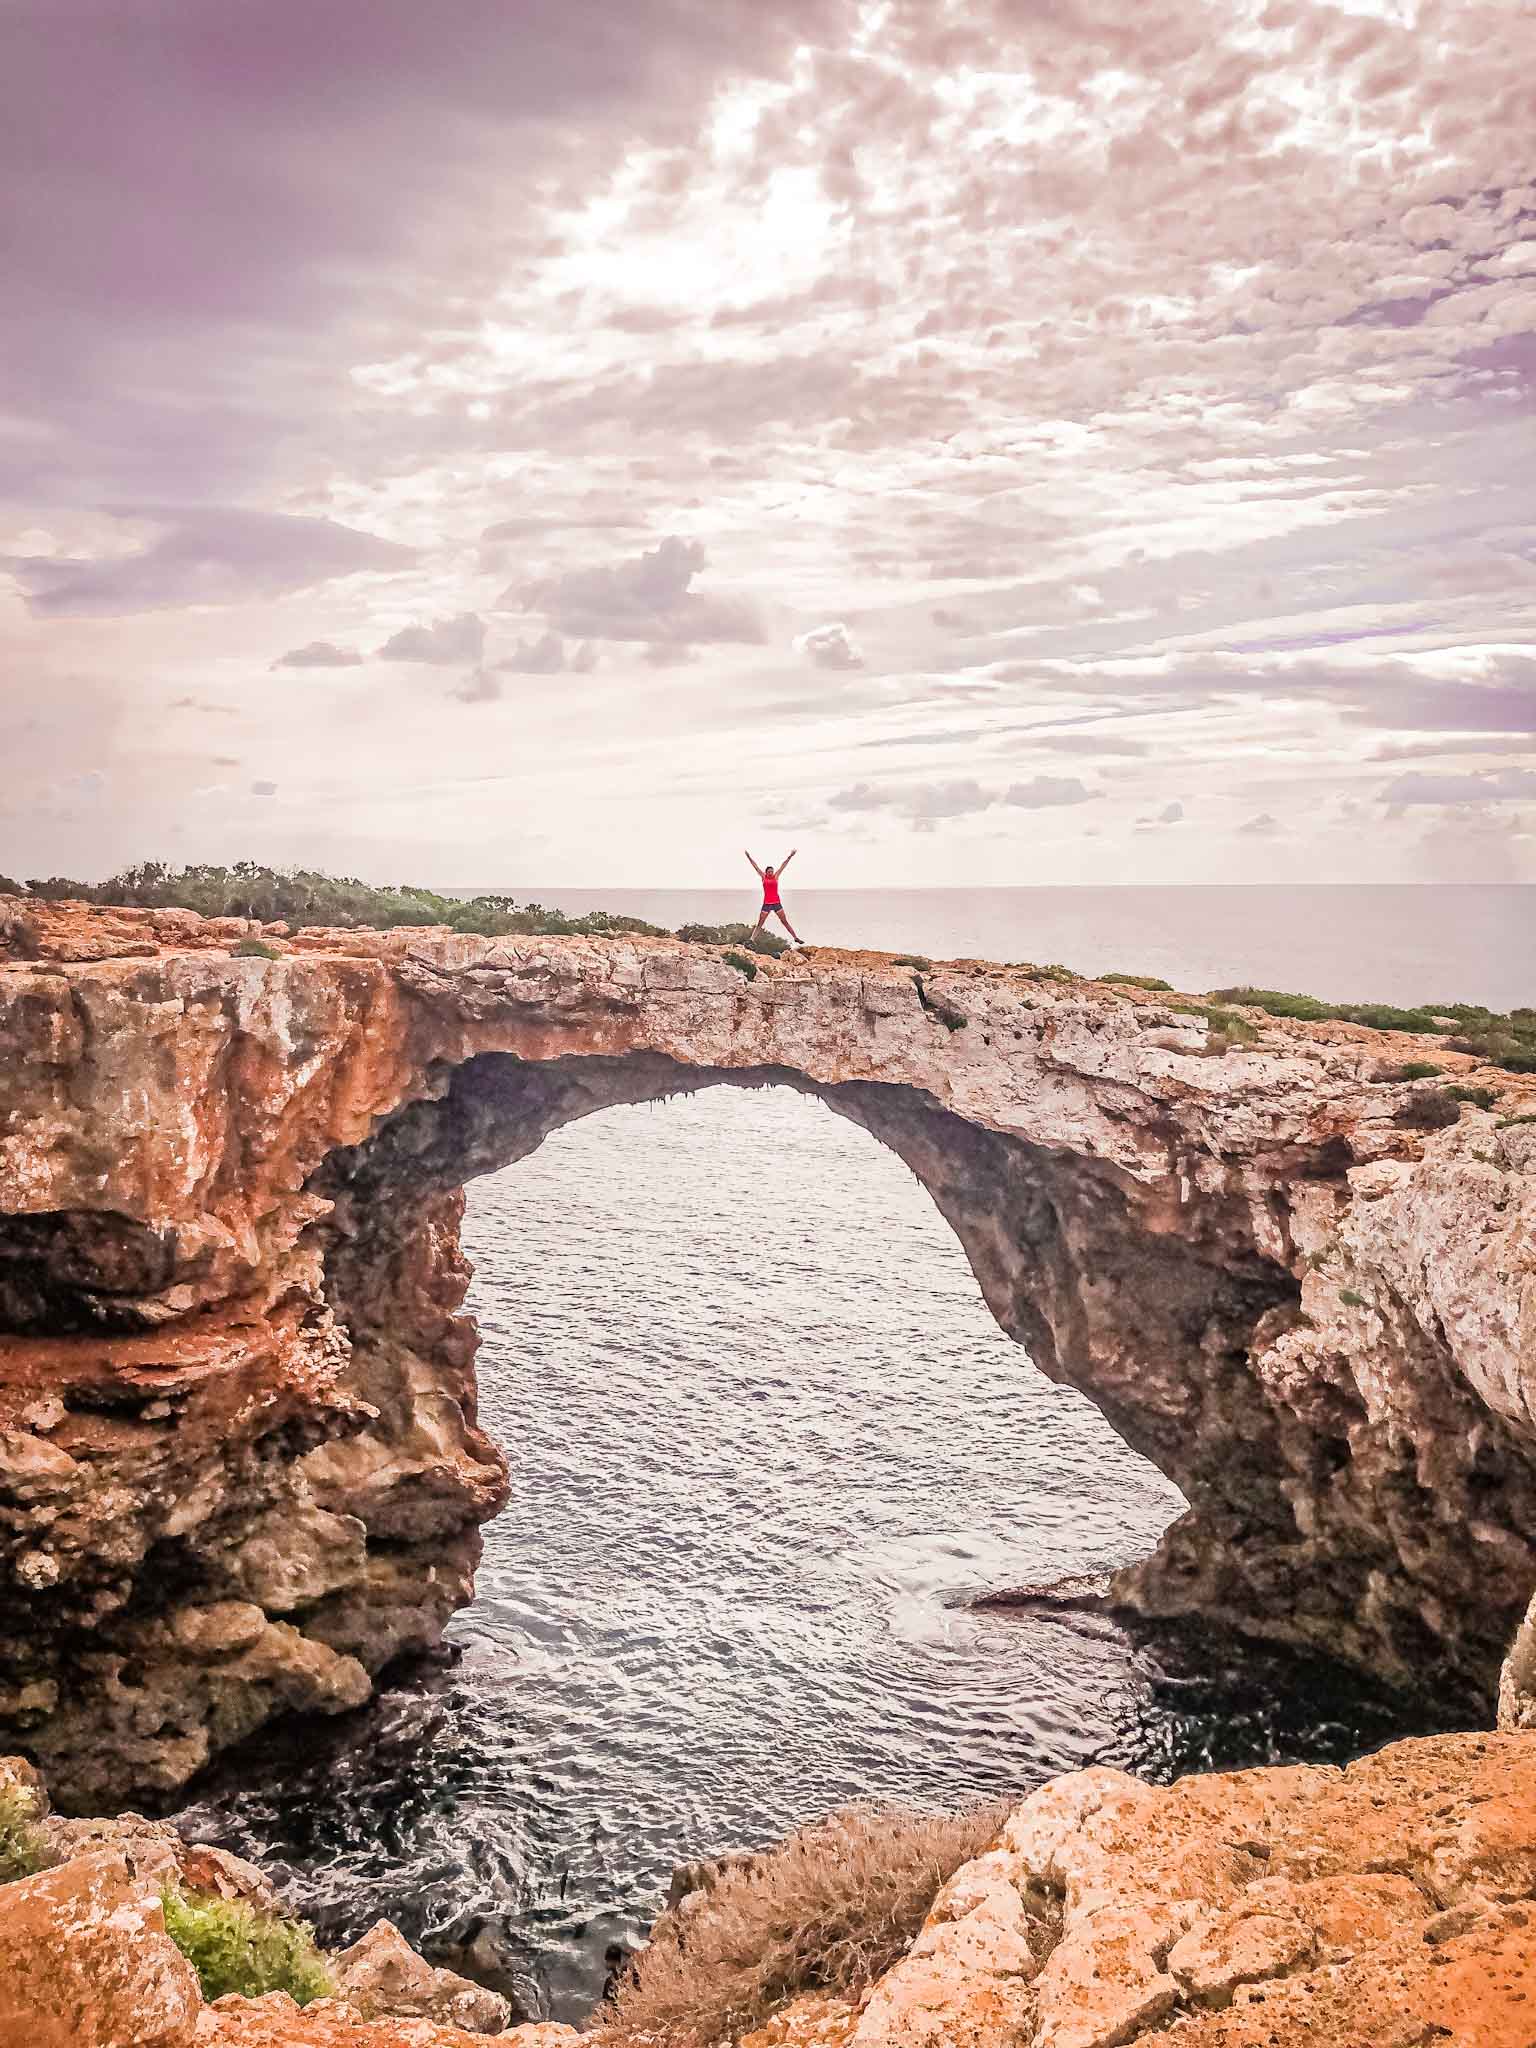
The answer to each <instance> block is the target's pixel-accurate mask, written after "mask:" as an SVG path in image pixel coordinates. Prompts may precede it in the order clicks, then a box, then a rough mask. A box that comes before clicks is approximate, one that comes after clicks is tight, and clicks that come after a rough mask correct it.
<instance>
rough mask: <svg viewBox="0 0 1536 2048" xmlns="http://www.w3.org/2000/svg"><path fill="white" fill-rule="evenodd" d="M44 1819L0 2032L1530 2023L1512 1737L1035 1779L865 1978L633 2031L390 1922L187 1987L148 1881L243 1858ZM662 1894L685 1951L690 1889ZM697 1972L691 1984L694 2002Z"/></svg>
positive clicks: (919, 2047)
mask: <svg viewBox="0 0 1536 2048" xmlns="http://www.w3.org/2000/svg"><path fill="white" fill-rule="evenodd" d="M5 1774H6V1767H5V1766H4V1765H0V1781H3V1779H4V1777H5ZM13 1775H14V1772H13ZM51 1826H52V1834H51V1836H50V1853H52V1854H55V1855H57V1856H58V1857H59V1858H60V1859H61V1860H60V1862H59V1863H58V1865H57V1866H56V1867H55V1868H52V1869H49V1870H46V1871H43V1872H42V1873H40V1874H39V1875H37V1876H34V1877H30V1878H26V1879H22V1880H20V1881H17V1882H14V1883H11V1884H7V1885H0V2042H4V2043H6V2044H7V2048H10V2044H12V2043H15V2044H17V2048H21V2044H23V2043H25V2044H26V2048H480V2044H482V2043H484V2042H485V2040H486V2039H487V2036H488V2035H490V2036H491V2037H492V2038H494V2039H496V2040H498V2041H502V2042H506V2043H516V2044H517V2048H558V2044H562V2043H563V2044H566V2048H575V2044H577V2043H578V2042H580V2041H582V2040H586V2041H589V2042H590V2043H591V2044H592V2048H670V2044H671V2043H673V2042H677V2043H678V2044H679V2048H684V2043H685V2041H686V2048H738V2044H739V2048H1124V2044H1127V2043H1133V2042H1134V2043H1144V2044H1147V2048H1153V2044H1163V2043H1167V2044H1168V2048H1302V2044H1308V2048H1429V2044H1436V2048H1531V2044H1532V2042H1533V2041H1536V1735H1527V1734H1504V1735H1488V1736H1449V1737H1444V1738H1441V1739H1433V1740H1421V1741H1416V1742H1404V1743H1397V1744H1395V1745H1393V1746H1392V1747H1391V1748H1390V1749H1386V1750H1383V1751H1382V1752H1381V1753H1380V1754H1378V1755H1376V1756H1373V1757H1370V1758H1367V1759H1366V1760H1365V1761H1364V1762H1361V1763H1357V1764H1354V1765H1352V1766H1351V1767H1350V1768H1349V1769H1348V1770H1344V1771H1337V1770H1331V1769H1315V1768H1299V1769H1291V1770H1260V1771H1245V1772H1240V1773H1237V1774H1235V1775H1231V1776H1212V1777H1193V1778H1185V1779H1181V1780H1180V1781H1179V1782H1178V1783H1177V1784H1175V1785H1172V1786H1170V1787H1168V1788H1167V1789H1162V1790H1160V1789H1156V1788H1153V1787H1150V1786H1147V1785H1143V1784H1141V1783H1139V1782H1138V1781H1137V1780H1136V1779H1134V1778H1130V1777H1127V1776H1126V1775H1124V1774H1123V1773H1122V1772H1119V1771H1111V1770H1088V1771H1079V1772H1076V1773H1074V1774H1072V1775H1071V1776H1068V1777H1064V1778H1058V1779H1056V1780H1055V1781H1054V1782H1053V1783H1051V1784H1049V1785H1046V1786H1044V1787H1043V1788H1042V1789H1041V1790H1040V1791H1038V1792H1036V1793H1035V1794H1034V1795H1033V1796H1032V1797H1031V1798H1029V1799H1026V1800H1025V1801H1024V1802H1023V1803H1022V1804H1021V1805H1020V1806H1019V1807H1017V1808H1016V1809H1015V1811H1014V1812H1013V1814H1012V1815H1011V1816H1010V1817H1009V1818H1008V1820H1007V1823H1006V1825H1005V1826H1004V1827H1003V1828H1002V1830H1001V1833H1000V1834H999V1836H998V1838H997V1840H996V1842H995V1843H994V1844H993V1846H992V1847H991V1848H990V1849H988V1850H987V1851H986V1853H985V1854H983V1855H981V1856H980V1857H978V1858H976V1859H975V1860H974V1861H972V1862H969V1863H967V1864H965V1865H963V1866H962V1868H961V1869H960V1870H958V1871H957V1872H956V1874H955V1875H954V1876H953V1877H952V1878H951V1879H950V1880H949V1881H948V1882H947V1883H946V1884H944V1885H943V1886H942V1887H941V1888H940V1889H939V1891H938V1892H937V1895H936V1896H935V1898H934V1900H933V1905H932V1909H931V1911H930V1912H929V1914H928V1918H927V1921H926V1923H925V1924H924V1926H923V1928H922V1930H921V1932H920V1933H919V1934H918V1936H917V1938H916V1940H915V1941H914V1942H913V1943H912V1945H911V1948H910V1950H909V1951H908V1953H907V1954H906V1955H905V1956H904V1957H903V1958H902V1960H900V1961H899V1962H898V1963H897V1964H896V1966H895V1967H894V1968H893V1969H891V1970H889V1971H888V1972H886V1973H885V1974H884V1975H883V1976H881V1977H880V1978H879V1979H878V1981H876V1982H875V1983H873V1984H871V1985H869V1986H867V1987H864V1988H863V1989H862V1990H859V1991H857V1992H854V1993H850V1994H848V1995H845V1996H837V1997H832V1996H826V1995H821V1994H817V1993H815V1992H814V1991H813V1992H810V1993H808V1994H806V1995H804V1996H801V1997H797V1998H795V1999H794V2000H793V2001H792V2002H790V2003H788V2004H787V2005H785V2006H784V2007H783V2008H782V2009H781V2010H780V2011H778V2012H777V2013H775V2014H773V2015H771V2016H768V2017H767V2018H766V2019H764V2020H762V2021H760V2022H759V2021H756V2020H754V2021H753V2022H751V2023H743V2024H742V2025H740V2026H737V2027H732V2028H730V2029H729V2030H727V2031H726V2032H723V2033H719V2034H715V2035H713V2036H702V2035H692V2036H688V2037H685V2036H683V2035H680V2034H668V2035H665V2036H663V2035H659V2034H654V2033H650V2032H646V2033H634V2032H631V2031H628V2030H627V2029H625V2028H624V2027H623V2026H622V2025H621V2024H620V2023H619V2022H616V2021H612V2020H605V2019H604V2018H602V2017H601V2016H600V2017H599V2018H598V2019H597V2020H595V2021H594V2022H593V2029H592V2031H590V2032H588V2033H585V2034H578V2033H577V2032H576V2031H575V2030H573V2029H571V2028H568V2027H564V2026H551V2025H537V2024H534V2025H523V2026H518V2027H513V2028H511V2029H510V2030H506V2031H502V2032H495V2027H496V2026H497V2025H498V2024H499V2018H498V2015H497V2014H496V2013H495V2011H494V2008H495V2007H496V2006H497V2005H499V2003H500V2001H498V2000H495V1999H493V1998H490V1996H489V1994H487V1993H485V1992H481V1991H478V1990H477V1987H474V1986H472V1985H468V1984H464V1983H462V1981H461V1980H456V1979H453V1978H450V1977H449V1976H448V1974H447V1973H446V1972H442V1971H436V1972H434V1971H432V1970H430V1969H428V1968H427V1966H426V1965H425V1964H423V1963H421V1962H420V1961H419V1959H417V1958H414V1957H412V1956H411V1955H410V1952H409V1951H408V1950H407V1949H405V1947H404V1944H403V1943H401V1942H399V1940H398V1937H394V1938H393V1939H391V1936H392V1930H387V1931H386V1932H385V1933H384V1934H382V1935H381V1934H380V1932H379V1931H378V1930H376V1931H375V1935H374V1936H370V1937H366V1938H365V1940H364V1941H363V1942H361V1943H359V1944H357V1946H356V1947H355V1948H354V1949H353V1950H351V1951H349V1952H347V1954H346V1955H345V1956H343V1957H342V1958H339V1959H337V1976H338V1979H339V1985H340V1988H339V1991H338V1995H336V1996H334V1997H327V1998H324V1999H322V2000H320V2001H318V2002H316V2003H314V2004H311V2005H309V2006H307V2007H305V2008H304V2009H303V2010H301V2009H300V2008H299V2007H298V2006H297V2005H295V2003H294V2002H293V2000H292V1999H291V1998H288V1997H286V1996H285V1995H283V1994H281V1993H271V1994H268V1995H267V1996H265V1997H262V1998H257V1999H248V1998H242V1997H238V1996H226V1997H221V1998H218V1999H216V2000H215V2001H214V2003H212V2004H211V2005H210V2004H205V2003H204V2001H203V1999H202V1996H201V1994H200V1992H199V1989H198V1982H197V1978H196V1976H195V1975H194V1973H193V1971H192V1969H191V1968H190V1966H189V1965H188V1963H187V1962H186V1960H185V1958H184V1957H183V1955H182V1954H181V1952H180V1950H179V1949H178V1948H177V1947H176V1946H175V1945H174V1944H173V1943H172V1942H171V1940H170V1939H169V1938H168V1937H167V1935H166V1933H165V1931H164V1930H165V1919H164V1911H163V1907H162V1893H163V1890H164V1887H165V1886H166V1884H167V1883H168V1882H181V1883H185V1884H197V1885H202V1886H213V1887H217V1888H219V1889H222V1890H226V1891H228V1892H230V1893H232V1894H233V1895H236V1896H251V1897H256V1898H266V1899H268V1900H269V1898H270V1895H269V1894H266V1892H265V1886H264V1883H263V1880H262V1879H261V1876H260V1873H259V1872H255V1871H253V1870H251V1868H250V1866H249V1865H245V1864H241V1863H238V1862H237V1861H236V1860H235V1859H233V1858H230V1857H227V1856H222V1855H220V1853H219V1852H217V1851H212V1850H197V1849H191V1848H187V1847H186V1846H185V1845H182V1844H180V1843H179V1842H178V1841H177V1840H176V1838H175V1837H174V1836H173V1835H172V1833H171V1831H170V1830H169V1829H166V1828H160V1829H156V1828H155V1827H154V1826H153V1825H151V1824H148V1823H142V1822H133V1821H126V1822H119V1823H81V1822H75V1823H69V1822H54V1823H52V1824H51ZM681 1910H682V1911H683V1912H684V1914H686V1915H691V1916H693V1917H692V1919H691V1922H690V1925H691V1926H692V1927H694V1928H695V1929H698V1930H699V1938H698V1939H697V1943H696V1946H697V1948H698V1950H699V1951H700V1954H701V1956H704V1955H706V1954H707V1951H708V1949H709V1943H708V1940H707V1930H706V1929H705V1928H703V1926H702V1922H704V1921H707V1917H708V1915H709V1913H710V1911H711V1902H710V1894H709V1893H707V1892H706V1893H703V1894H701V1895H697V1896H695V1897H694V1898H693V1899H692V1900H690V1901H688V1902H686V1903H685V1905H684V1907H683V1908H682V1909H681ZM687 1952H688V1948H687V1943H686V1941H685V1946H684V1954H685V1955H686V1954H687ZM707 1968H708V1963H707V1961H701V1964H700V1969H701V1973H702V1972H703V1971H705V1970H706V1969H707ZM641 1971H642V1976H643V1972H644V1957H643V1955H642V1958H641ZM708 1993H709V1987H708V1986H707V1984H701V1987H700V2002H701V2005H707V2002H708ZM476 2000H478V2001H479V2003H478V2005H477V2004H476ZM455 2002H457V2003H455ZM487 2005H489V2007H491V2008H492V2010H490V2011H487ZM456 2011H457V2012H458V2013H459V2014H460V2016H461V2019H460V2023H453V2021H452V2015H453V2014H454V2013H455V2012H456ZM445 2020H447V2021H448V2023H445ZM463 2021H468V2022H469V2025H470V2027H471V2028H472V2029H473V2031H470V2030H467V2029H466V2026H465V2025H464V2024H463V2023H462V2022H463Z"/></svg>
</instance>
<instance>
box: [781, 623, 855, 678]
mask: <svg viewBox="0 0 1536 2048" xmlns="http://www.w3.org/2000/svg"><path fill="white" fill-rule="evenodd" d="M795 645H796V647H797V648H798V649H799V650H800V652H801V653H802V654H803V655H804V656H805V657H806V659H807V660H808V661H809V662H810V664H811V666H812V668H834V669H838V668H842V669H847V668H862V667H863V666H864V657H863V655H862V654H861V653H860V652H859V649H858V647H857V646H856V645H855V644H854V641H853V639H852V637H851V635H850V634H849V631H848V628H847V627H846V626H844V625H841V624H837V625H827V626H817V627H814V628H813V629H812V631H811V632H809V633H802V634H801V635H800V638H799V639H798V640H797V641H796V642H795Z"/></svg>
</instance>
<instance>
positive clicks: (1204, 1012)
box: [1168, 1003, 1259, 1053]
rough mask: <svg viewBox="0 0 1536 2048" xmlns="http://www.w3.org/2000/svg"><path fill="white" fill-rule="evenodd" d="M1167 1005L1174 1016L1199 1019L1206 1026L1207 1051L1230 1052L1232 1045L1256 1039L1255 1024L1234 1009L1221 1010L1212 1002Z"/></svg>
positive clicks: (1256, 1029) (1249, 1042) (1246, 1043)
mask: <svg viewBox="0 0 1536 2048" xmlns="http://www.w3.org/2000/svg"><path fill="white" fill-rule="evenodd" d="M1168 1007H1169V1009H1170V1010H1172V1011H1173V1013H1174V1015H1175V1016H1176V1017H1198V1018H1199V1019H1200V1021H1201V1022H1202V1023H1203V1024H1204V1025H1205V1027H1206V1033H1207V1036H1206V1041H1205V1049H1206V1051H1207V1052H1208V1053H1223V1052H1230V1051H1231V1049H1232V1047H1233V1046H1234V1045H1254V1044H1256V1043H1257V1041H1258V1036H1259V1033H1258V1028H1257V1026H1256V1025H1253V1024H1250V1023H1249V1022H1248V1019H1247V1018H1246V1017H1239V1016H1238V1014H1237V1012H1236V1011H1235V1010H1223V1009H1220V1008H1218V1007H1217V1006H1216V1005H1215V1004H1214V1003H1170V1004H1169V1005H1168Z"/></svg>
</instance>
